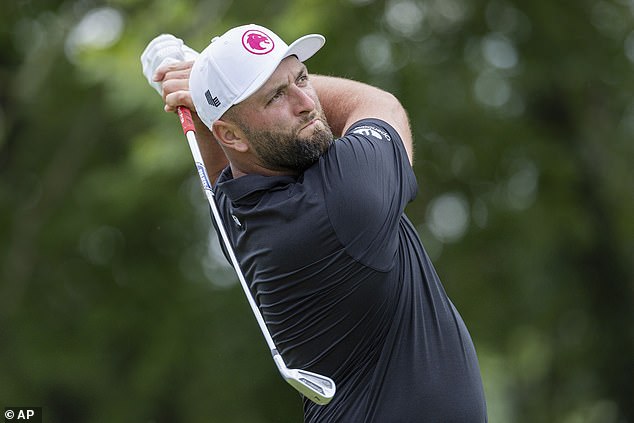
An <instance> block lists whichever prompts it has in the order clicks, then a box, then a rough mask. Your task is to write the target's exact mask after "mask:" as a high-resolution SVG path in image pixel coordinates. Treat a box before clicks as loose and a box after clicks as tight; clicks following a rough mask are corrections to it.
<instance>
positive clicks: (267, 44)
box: [242, 29, 275, 54]
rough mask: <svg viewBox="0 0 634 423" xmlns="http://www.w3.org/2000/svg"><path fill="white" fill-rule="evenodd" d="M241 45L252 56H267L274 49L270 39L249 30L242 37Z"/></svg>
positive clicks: (255, 30)
mask: <svg viewBox="0 0 634 423" xmlns="http://www.w3.org/2000/svg"><path fill="white" fill-rule="evenodd" d="M242 45H243V46H244V48H246V49H247V51H249V52H251V53H253V54H267V53H270V52H271V51H273V49H274V48H275V43H274V42H273V40H272V39H271V37H269V36H268V35H266V34H265V33H264V32H262V31H258V30H257V29H250V30H248V31H247V32H245V33H244V34H243V35H242Z"/></svg>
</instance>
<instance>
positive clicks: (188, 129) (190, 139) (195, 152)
mask: <svg viewBox="0 0 634 423" xmlns="http://www.w3.org/2000/svg"><path fill="white" fill-rule="evenodd" d="M177 112H178V117H179V119H180V121H181V126H182V127H183V132H184V133H185V136H186V137H187V143H188V144H189V149H190V150H191V153H192V156H193V158H194V162H195V163H196V169H197V171H198V176H199V177H200V183H201V185H202V188H203V191H204V192H205V195H206V196H207V200H208V201H209V206H210V207H211V214H212V215H213V218H214V220H215V222H216V226H217V227H218V231H219V232H220V236H221V238H222V242H223V244H224V246H225V249H226V250H227V253H228V254H229V258H230V260H231V264H232V265H233V269H234V270H235V272H236V275H238V279H239V280H240V285H241V286H242V289H243V290H244V294H245V295H246V297H247V300H248V301H249V305H250V306H251V311H253V315H254V316H255V319H256V320H257V322H258V325H259V326H260V330H261V331H262V335H264V339H266V343H267V345H268V346H269V349H270V350H271V353H272V354H273V356H274V357H275V355H278V356H279V353H278V352H277V348H276V346H275V343H274V342H273V338H272V337H271V334H270V332H269V329H268V328H267V327H266V323H264V318H263V317H262V314H261V313H260V309H259V308H258V306H257V304H256V303H255V300H254V299H253V295H252V294H251V290H250V289H249V285H248V284H247V281H246V279H245V278H244V275H243V274H242V270H241V269H240V264H239V263H238V259H237V258H236V255H235V253H234V252H233V248H232V247H231V243H230V242H229V237H228V235H227V231H226V230H225V227H224V224H223V222H222V218H221V217H220V212H219V211H218V206H217V205H216V200H215V196H214V191H213V188H212V186H211V181H210V180H209V176H208V175H207V169H206V168H205V163H204V161H203V158H202V155H201V154H200V149H199V148H198V142H197V141H196V127H195V126H194V121H193V120H192V116H191V111H190V110H189V109H188V108H186V107H183V106H180V107H178V109H177ZM280 359H281V357H280ZM275 363H276V364H277V365H278V367H279V364H278V362H277V360H276V361H275Z"/></svg>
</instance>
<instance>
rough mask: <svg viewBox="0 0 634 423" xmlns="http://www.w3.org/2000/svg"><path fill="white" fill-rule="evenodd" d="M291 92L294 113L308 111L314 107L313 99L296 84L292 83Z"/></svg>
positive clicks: (299, 113)
mask: <svg viewBox="0 0 634 423" xmlns="http://www.w3.org/2000/svg"><path fill="white" fill-rule="evenodd" d="M291 94H292V96H293V107H294V111H295V114H297V115H301V114H304V113H310V112H312V111H313V110H314V109H315V101H314V100H313V99H312V98H311V97H310V96H309V95H308V93H306V92H305V91H304V90H302V89H301V88H300V87H298V86H297V85H292V88H291Z"/></svg>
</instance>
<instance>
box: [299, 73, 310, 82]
mask: <svg viewBox="0 0 634 423" xmlns="http://www.w3.org/2000/svg"><path fill="white" fill-rule="evenodd" d="M307 81H308V75H306V74H302V75H300V76H299V77H298V78H297V83H298V84H305V83H306V82H307Z"/></svg>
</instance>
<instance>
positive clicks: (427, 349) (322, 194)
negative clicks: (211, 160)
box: [216, 119, 487, 423]
mask: <svg viewBox="0 0 634 423" xmlns="http://www.w3.org/2000/svg"><path fill="white" fill-rule="evenodd" d="M416 190H417V184H416V179H415V176H414V173H413V171H412V168H411V165H410V164H409V161H408V159H407V154H406V151H405V148H404V146H403V143H402V141H401V139H400V137H399V135H398V134H397V133H396V132H395V130H394V129H393V128H392V127H391V126H390V125H388V124H387V123H385V122H382V121H379V120H374V119H367V120H362V121H360V122H357V123H356V124H355V125H353V126H352V127H351V128H350V129H349V130H348V132H347V133H346V135H345V136H344V137H342V138H340V139H337V140H336V141H335V142H334V144H333V145H332V146H331V148H330V149H329V150H328V151H327V152H326V153H325V154H324V155H323V156H322V157H321V158H320V160H319V161H318V162H317V163H316V164H315V165H313V166H312V167H310V168H309V169H308V170H306V171H305V172H304V174H302V175H300V176H299V177H290V176H280V177H264V176H260V175H246V176H243V177H240V178H238V179H233V178H232V175H231V172H230V170H229V169H226V170H225V172H223V174H222V175H221V177H220V178H219V180H218V183H217V186H216V198H217V201H218V204H219V209H220V210H221V214H222V216H223V221H224V224H225V227H226V228H227V232H228V234H229V238H230V240H231V242H232V244H233V247H234V249H235V253H236V256H237V258H238V260H239V262H240V265H241V268H242V271H243V273H244V276H245V277H246V280H247V281H248V282H249V283H250V287H251V291H252V293H253V295H254V298H255V299H256V302H257V304H258V305H259V308H260V310H261V311H262V315H263V317H264V320H265V321H266V324H267V326H268V327H269V330H270V332H271V334H272V337H273V340H274V341H275V344H276V345H277V348H278V350H279V351H280V353H281V354H282V357H283V358H284V360H285V362H286V363H287V365H288V367H291V368H301V369H306V370H310V371H314V372H317V373H320V374H323V375H326V376H329V377H331V378H332V379H333V380H334V381H335V383H336V385H337V393H336V395H335V397H334V399H333V400H332V401H331V403H330V404H328V405H326V406H319V405H316V404H314V403H312V402H310V401H308V400H306V399H305V400H304V414H305V421H306V422H320V423H322V422H344V423H356V422H377V423H390V422H399V423H409V422H411V423H416V422H442V423H450V422H460V423H465V422H469V423H473V422H485V421H486V420H487V417H486V405H485V400H484V394H483V389H482V382H481V378H480V371H479V368H478V362H477V358H476V354H475V350H474V347H473V343H472V341H471V338H470V336H469V333H468V332H467V329H466V327H465V325H464V323H463V321H462V318H461V317H460V315H459V314H458V312H457V311H456V309H455V308H454V306H453V304H452V303H451V301H450V300H449V298H448V297H447V295H446V293H445V291H444V289H443V286H442V284H441V282H440V280H439V278H438V275H437V274H436V272H435V270H434V267H433V265H432V263H431V261H430V260H429V257H428V256H427V254H426V252H425V250H424V248H423V245H422V243H421V241H420V239H419V237H418V235H417V233H416V231H415V229H414V227H413V225H412V224H411V223H410V221H409V220H408V218H407V217H406V216H405V214H404V209H405V206H406V205H407V203H408V202H410V201H411V200H413V199H414V197H415V195H416Z"/></svg>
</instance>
